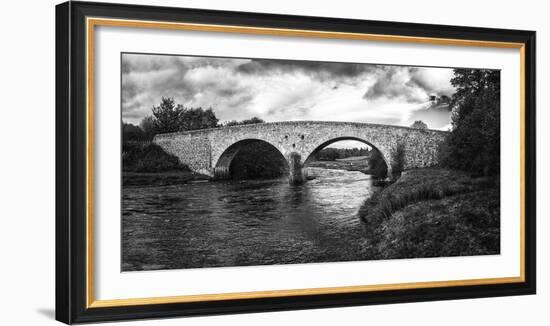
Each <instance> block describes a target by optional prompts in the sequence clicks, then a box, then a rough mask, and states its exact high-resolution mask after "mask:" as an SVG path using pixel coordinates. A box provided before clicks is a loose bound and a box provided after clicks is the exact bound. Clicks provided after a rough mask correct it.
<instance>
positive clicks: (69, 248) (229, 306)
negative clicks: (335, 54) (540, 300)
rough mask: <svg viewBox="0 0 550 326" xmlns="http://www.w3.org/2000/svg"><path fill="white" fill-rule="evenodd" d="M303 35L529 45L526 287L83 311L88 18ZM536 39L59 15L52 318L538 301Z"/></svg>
mask: <svg viewBox="0 0 550 326" xmlns="http://www.w3.org/2000/svg"><path fill="white" fill-rule="evenodd" d="M92 16H93V17H108V18H118V19H134V20H156V21H169V22H188V23H203V24H217V25H238V26H251V27H264V28H284V29H303V30H318V31H333V32H348V33H367V34H384V35H400V36H413V37H431V38H446V39H463V40H479V41H497V42H516V43H523V44H524V45H525V48H524V51H525V126H524V130H525V145H524V146H525V147H524V148H525V239H524V240H525V255H524V258H525V282H522V283H508V284H492V285H474V286H454V287H443V288H418V289H408V290H392V291H376V292H361V293H343V294H323V295H307V296H291V297H280V298H258V299H238V300H224V301H205V302H193V303H169V304H150V305H136V306H121V307H105V308H87V305H86V235H87V231H86V210H87V208H86V202H87V200H86V156H87V154H86V61H85V59H86V17H92ZM535 39H536V33H535V32H534V31H522V30H509V29H492V28H478V27H464V26H445V25H431V24H413V23H400V22H382V21H365V20H356V19H339V18H338V19H337V18H323V17H309V16H290V15H274V14H264V13H248V12H228V11H218V10H202V9H184V8H170V7H153V6H142V5H122V4H106V3H93V2H75V1H70V2H65V3H62V4H59V5H57V6H56V95H55V97H56V319H57V320H59V321H61V322H64V323H67V324H72V323H83V322H99V321H115V320H128V319H143V318H159V317H176V316H194V315H216V314H229V313H244V312H265V311H280V310H294V309H312V308H325V307H342V306H356V305H370V304H386V303H403V302H420V301H432V300H451V299H465V298H480V297H495V296H510V295H525V294H535V293H536V225H535V224H536V221H535V220H536V143H535V142H536V115H535V106H536V92H535V81H536V71H535V57H536V47H535Z"/></svg>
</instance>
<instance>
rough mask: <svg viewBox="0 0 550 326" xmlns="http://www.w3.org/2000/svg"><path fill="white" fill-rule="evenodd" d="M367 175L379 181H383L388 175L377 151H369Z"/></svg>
mask: <svg viewBox="0 0 550 326" xmlns="http://www.w3.org/2000/svg"><path fill="white" fill-rule="evenodd" d="M368 162H369V173H370V174H372V175H373V176H375V177H376V178H379V179H385V178H386V177H387V175H388V166H387V165H386V161H385V160H384V157H382V153H380V151H378V150H371V151H370V154H369V158H368Z"/></svg>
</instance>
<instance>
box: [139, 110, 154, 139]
mask: <svg viewBox="0 0 550 326" xmlns="http://www.w3.org/2000/svg"><path fill="white" fill-rule="evenodd" d="M139 127H140V128H141V130H143V133H144V134H145V138H146V139H147V140H153V137H155V135H156V134H157V131H156V127H155V119H153V117H152V116H150V115H148V116H146V117H145V118H143V119H142V120H141V122H140V123H139Z"/></svg>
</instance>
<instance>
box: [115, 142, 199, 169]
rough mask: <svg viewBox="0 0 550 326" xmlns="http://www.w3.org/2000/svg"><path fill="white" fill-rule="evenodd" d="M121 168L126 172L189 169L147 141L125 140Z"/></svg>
mask: <svg viewBox="0 0 550 326" xmlns="http://www.w3.org/2000/svg"><path fill="white" fill-rule="evenodd" d="M122 170H123V171H126V172H163V171H189V168H188V167H187V166H186V165H184V164H182V163H181V162H180V161H179V159H178V158H177V157H175V156H174V155H171V154H168V153H166V152H165V151H164V150H163V149H162V148H161V147H160V146H158V145H156V144H154V143H149V142H125V143H123V145H122Z"/></svg>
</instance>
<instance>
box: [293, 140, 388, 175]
mask: <svg viewBox="0 0 550 326" xmlns="http://www.w3.org/2000/svg"><path fill="white" fill-rule="evenodd" d="M344 140H355V141H358V142H361V143H363V144H365V145H368V146H370V147H371V148H372V149H373V150H376V151H378V152H379V153H380V154H381V156H382V159H383V160H384V163H385V164H386V168H387V175H388V177H391V172H392V171H391V168H392V165H391V157H390V154H389V153H388V151H386V150H384V148H380V147H379V146H376V145H375V144H373V143H372V142H370V141H367V140H365V139H364V138H362V137H357V136H338V137H334V138H330V139H328V140H327V139H325V140H323V141H322V142H321V143H320V144H318V145H316V147H314V148H313V150H311V151H309V152H308V153H305V159H304V167H305V166H306V165H307V164H308V163H310V162H311V161H313V160H314V159H315V158H316V155H317V154H318V153H319V151H321V150H322V149H324V148H326V147H327V146H329V145H331V144H334V143H336V142H339V141H344Z"/></svg>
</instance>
